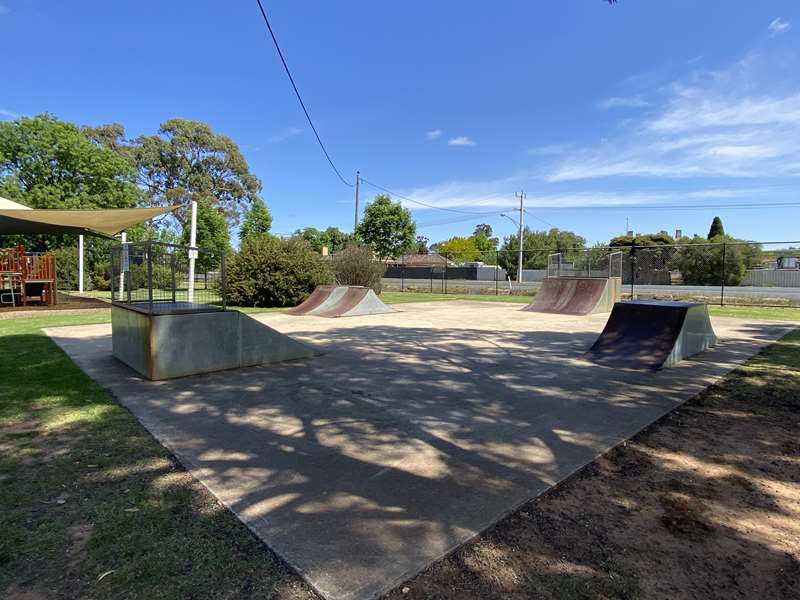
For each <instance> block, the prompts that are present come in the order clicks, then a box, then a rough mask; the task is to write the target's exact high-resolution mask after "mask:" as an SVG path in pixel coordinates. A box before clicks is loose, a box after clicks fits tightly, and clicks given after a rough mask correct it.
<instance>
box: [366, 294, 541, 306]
mask: <svg viewBox="0 0 800 600" xmlns="http://www.w3.org/2000/svg"><path fill="white" fill-rule="evenodd" d="M531 298H532V297H531V296H508V295H506V296H493V295H488V294H435V293H434V294H428V293H426V292H383V293H382V294H381V299H382V300H383V301H384V302H386V303H387V304H405V303H407V302H436V301H440V300H477V301H480V302H511V303H517V304H527V303H529V302H530V301H531Z"/></svg>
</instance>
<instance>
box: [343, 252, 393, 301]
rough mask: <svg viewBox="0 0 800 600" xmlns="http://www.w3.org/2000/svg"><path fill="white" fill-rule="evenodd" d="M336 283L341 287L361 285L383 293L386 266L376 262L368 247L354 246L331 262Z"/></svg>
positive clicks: (377, 292)
mask: <svg viewBox="0 0 800 600" xmlns="http://www.w3.org/2000/svg"><path fill="white" fill-rule="evenodd" d="M331 262H332V266H333V272H334V274H335V275H336V283H338V284H339V285H361V286H364V287H370V288H372V289H373V290H375V293H376V294H380V293H381V279H382V278H383V274H384V273H385V272H386V265H385V264H384V263H382V262H380V261H378V260H375V257H374V255H373V252H372V250H371V249H370V248H368V247H367V246H359V245H357V244H352V245H350V246H348V247H347V248H345V249H344V250H342V251H341V252H339V253H338V254H336V255H334V257H333V258H332V260H331Z"/></svg>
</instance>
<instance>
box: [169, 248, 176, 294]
mask: <svg viewBox="0 0 800 600" xmlns="http://www.w3.org/2000/svg"><path fill="white" fill-rule="evenodd" d="M169 257H170V262H171V263H172V264H171V265H170V267H171V270H172V303H173V304H175V303H176V302H177V300H178V299H177V297H176V290H175V288H176V287H178V284H177V282H176V280H175V248H172V247H171V248H170V253H169Z"/></svg>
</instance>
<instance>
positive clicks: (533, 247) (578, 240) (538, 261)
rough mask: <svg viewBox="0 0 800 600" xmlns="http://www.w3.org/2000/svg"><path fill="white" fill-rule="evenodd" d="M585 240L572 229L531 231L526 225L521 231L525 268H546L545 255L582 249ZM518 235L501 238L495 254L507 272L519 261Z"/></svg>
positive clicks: (523, 264) (510, 271)
mask: <svg viewBox="0 0 800 600" xmlns="http://www.w3.org/2000/svg"><path fill="white" fill-rule="evenodd" d="M585 245H586V240H585V239H584V238H583V237H581V236H579V235H578V234H577V233H573V232H572V231H564V230H561V229H557V228H555V227H554V228H552V229H550V230H549V231H531V230H530V229H528V228H527V227H526V228H525V231H524V232H523V261H522V266H523V268H525V269H545V268H547V256H548V254H552V253H555V252H567V251H568V250H579V249H583V248H584V247H585ZM518 252H519V236H518V235H516V234H514V235H509V236H506V237H505V238H504V239H503V245H502V246H501V247H500V250H499V251H498V254H497V259H498V260H497V264H499V265H500V266H501V267H503V268H504V269H506V270H507V271H508V272H509V273H514V272H516V269H517V263H518V261H519V254H518Z"/></svg>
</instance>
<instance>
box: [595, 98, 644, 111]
mask: <svg viewBox="0 0 800 600" xmlns="http://www.w3.org/2000/svg"><path fill="white" fill-rule="evenodd" d="M597 105H598V106H599V107H600V108H602V109H604V110H609V109H612V108H642V107H644V106H647V102H646V101H645V100H644V98H642V97H641V96H611V97H610V98H605V99H603V100H601V101H600V102H598V103H597Z"/></svg>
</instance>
